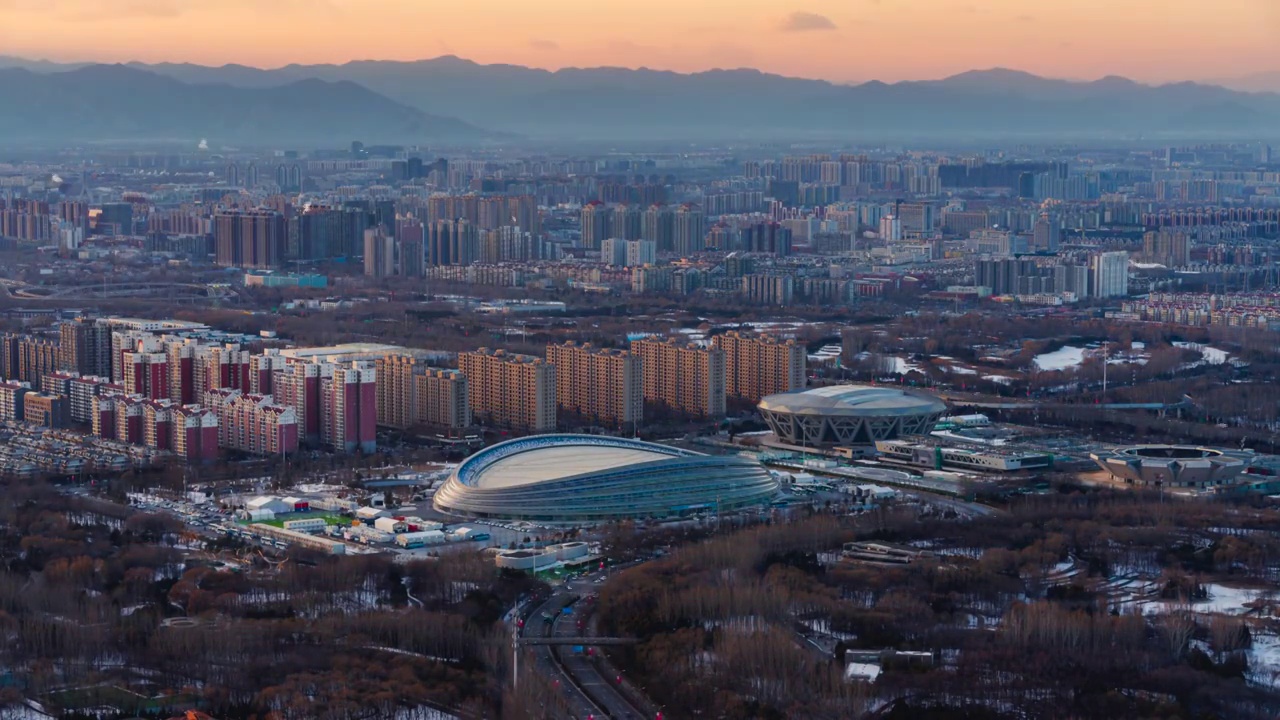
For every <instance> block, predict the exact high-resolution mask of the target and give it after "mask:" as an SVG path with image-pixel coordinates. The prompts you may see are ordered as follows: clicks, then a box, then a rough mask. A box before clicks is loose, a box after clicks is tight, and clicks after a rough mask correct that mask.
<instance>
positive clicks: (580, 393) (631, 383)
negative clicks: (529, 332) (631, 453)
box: [547, 342, 644, 429]
mask: <svg viewBox="0 0 1280 720" xmlns="http://www.w3.org/2000/svg"><path fill="white" fill-rule="evenodd" d="M547 362H550V363H551V364H553V365H555V368H556V407H557V409H558V410H559V411H560V412H562V413H567V414H568V416H569V417H575V418H577V419H579V420H581V421H585V422H590V423H593V424H600V425H605V426H607V427H610V428H624V429H625V428H626V427H628V426H630V427H633V428H634V426H635V425H637V424H639V423H640V419H641V416H642V414H643V411H644V395H643V391H642V388H643V386H642V380H643V377H642V374H641V369H640V358H638V357H636V356H635V355H632V354H631V353H629V352H627V351H626V350H614V349H605V348H596V347H592V346H591V345H590V344H586V345H579V344H577V343H575V342H567V343H565V344H563V345H548V346H547Z"/></svg>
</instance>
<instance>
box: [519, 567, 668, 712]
mask: <svg viewBox="0 0 1280 720" xmlns="http://www.w3.org/2000/svg"><path fill="white" fill-rule="evenodd" d="M602 576H603V574H601V577H602ZM593 585H594V583H593V582H591V581H590V580H588V581H578V582H577V583H573V584H571V585H568V586H566V587H564V588H561V589H559V590H557V591H556V592H555V593H554V594H553V595H552V596H551V597H550V598H548V599H547V600H546V601H544V602H543V603H542V604H540V605H538V606H537V607H535V608H534V609H533V611H532V612H531V613H530V614H529V616H528V620H527V621H526V622H525V625H524V628H523V635H524V636H525V637H578V636H580V635H581V634H582V633H583V630H582V629H581V628H579V627H578V617H579V609H578V607H577V602H576V598H578V597H580V593H588V592H590V588H591V587H592V586H593ZM582 602H590V600H585V601H582ZM566 607H568V608H569V609H570V612H569V613H568V614H566V613H565V612H563V610H564V608H566ZM544 613H545V616H549V617H550V618H551V621H550V622H547V620H546V619H545V617H544ZM532 649H533V656H534V662H535V664H536V666H537V668H538V670H539V671H540V672H543V673H545V674H547V675H548V676H549V677H554V678H558V679H559V681H560V684H561V687H563V688H564V690H565V696H566V698H567V699H568V701H569V705H570V708H571V711H572V712H573V713H574V715H573V717H574V718H577V719H579V720H582V719H585V718H594V719H595V720H605V718H608V719H610V720H644V718H646V717H647V715H646V714H645V713H642V712H641V711H639V710H638V709H636V707H635V706H634V705H632V703H631V701H630V700H629V699H628V698H627V697H626V696H625V695H624V694H623V693H622V692H621V691H620V690H619V688H618V686H617V678H616V677H605V676H604V674H603V673H602V672H601V671H600V668H599V667H598V666H597V663H596V661H595V660H594V659H593V657H592V656H591V655H588V654H587V651H588V650H590V651H591V652H592V653H595V654H598V653H599V652H600V649H599V648H592V647H591V646H589V645H588V646H585V647H584V648H583V652H582V653H581V654H579V653H577V652H575V650H574V648H573V647H572V646H547V645H540V646H533V648H532Z"/></svg>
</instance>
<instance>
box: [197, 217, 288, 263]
mask: <svg viewBox="0 0 1280 720" xmlns="http://www.w3.org/2000/svg"><path fill="white" fill-rule="evenodd" d="M286 236H287V228H286V226H285V219H284V216H283V215H281V214H279V213H276V212H270V211H263V210H255V211H253V212H245V213H241V212H231V213H218V214H216V215H214V216H213V241H214V257H215V262H217V264H219V265H224V266H228V267H244V268H273V267H276V266H277V265H279V264H280V261H281V260H282V259H283V256H284V246H285V238H286Z"/></svg>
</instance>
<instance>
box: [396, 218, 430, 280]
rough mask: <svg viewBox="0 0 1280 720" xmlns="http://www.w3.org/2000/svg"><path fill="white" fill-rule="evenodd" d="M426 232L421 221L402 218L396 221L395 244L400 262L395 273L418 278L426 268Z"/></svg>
mask: <svg viewBox="0 0 1280 720" xmlns="http://www.w3.org/2000/svg"><path fill="white" fill-rule="evenodd" d="M426 238H427V232H426V227H425V226H424V225H423V224H422V221H420V220H416V219H414V218H404V219H401V220H399V221H397V222H396V245H397V246H398V254H399V256H400V262H399V264H398V265H397V266H396V274H397V275H399V276H401V277H408V278H420V277H422V276H423V275H424V274H426V273H425V270H426V253H427V239H426Z"/></svg>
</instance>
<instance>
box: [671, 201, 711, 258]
mask: <svg viewBox="0 0 1280 720" xmlns="http://www.w3.org/2000/svg"><path fill="white" fill-rule="evenodd" d="M671 227H672V232H671V241H672V250H674V251H675V252H676V253H678V254H679V255H681V256H682V257H687V256H689V255H692V254H693V253H696V252H702V250H703V249H705V247H706V240H707V226H706V222H705V219H704V217H703V215H702V209H701V208H699V207H698V206H697V205H691V204H688V203H686V204H684V205H681V206H680V209H679V210H676V212H675V217H674V218H673V219H672V223H671Z"/></svg>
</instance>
